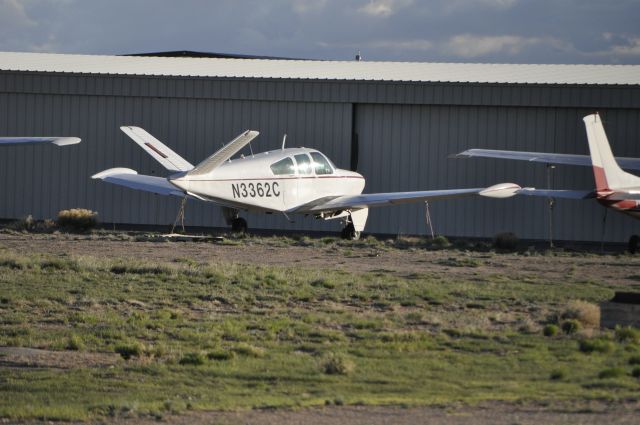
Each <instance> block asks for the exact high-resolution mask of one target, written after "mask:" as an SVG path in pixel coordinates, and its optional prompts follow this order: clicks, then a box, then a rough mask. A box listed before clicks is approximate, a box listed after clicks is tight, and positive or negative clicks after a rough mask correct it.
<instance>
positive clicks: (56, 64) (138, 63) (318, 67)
mask: <svg viewBox="0 0 640 425" xmlns="http://www.w3.org/2000/svg"><path fill="white" fill-rule="evenodd" d="M0 70H2V71H28V72H53V73H73V74H101V75H147V76H175V77H213V78H215V77H217V78H256V79H265V78H275V79H296V80H297V79H303V80H352V81H353V80H355V81H406V82H411V81H415V82H450V83H455V82H463V83H504V84H579V85H640V65H520V64H480V63H431V62H370V61H362V62H357V61H314V60H274V59H228V58H184V57H180V58H174V57H146V56H145V57H140V56H104V55H71V54H53V53H16V52H0Z"/></svg>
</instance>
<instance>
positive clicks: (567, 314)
mask: <svg viewBox="0 0 640 425" xmlns="http://www.w3.org/2000/svg"><path fill="white" fill-rule="evenodd" d="M562 317H563V318H565V319H576V320H577V321H579V322H580V324H581V325H582V326H583V327H584V328H587V329H597V328H599V327H600V307H599V306H598V305H596V304H592V303H589V302H586V301H581V300H571V301H569V302H568V303H567V308H566V309H565V311H564V312H563V313H562Z"/></svg>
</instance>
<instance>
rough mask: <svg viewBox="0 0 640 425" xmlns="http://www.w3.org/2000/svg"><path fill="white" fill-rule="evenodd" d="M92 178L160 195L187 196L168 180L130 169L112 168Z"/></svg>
mask: <svg viewBox="0 0 640 425" xmlns="http://www.w3.org/2000/svg"><path fill="white" fill-rule="evenodd" d="M91 178H92V179H100V180H103V181H105V182H108V183H113V184H117V185H118V186H124V187H128V188H130V189H136V190H142V191H145V192H151V193H155V194H158V195H174V196H179V197H184V196H185V193H184V192H183V191H181V190H180V189H178V188H177V187H175V186H174V185H172V184H171V183H169V182H168V181H167V179H165V178H163V177H154V176H145V175H140V174H138V173H137V172H136V171H135V170H132V169H130V168H110V169H108V170H105V171H102V172H100V173H97V174H94V175H93V176H91Z"/></svg>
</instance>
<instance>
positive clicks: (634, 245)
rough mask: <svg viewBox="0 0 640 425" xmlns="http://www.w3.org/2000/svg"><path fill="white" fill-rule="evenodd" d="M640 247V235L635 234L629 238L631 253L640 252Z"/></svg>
mask: <svg viewBox="0 0 640 425" xmlns="http://www.w3.org/2000/svg"><path fill="white" fill-rule="evenodd" d="M639 247H640V236H638V235H633V236H631V237H630V238H629V248H628V250H629V253H630V254H635V253H636V252H638V248H639Z"/></svg>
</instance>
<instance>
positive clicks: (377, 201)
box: [288, 183, 520, 213]
mask: <svg viewBox="0 0 640 425" xmlns="http://www.w3.org/2000/svg"><path fill="white" fill-rule="evenodd" d="M519 189H520V186H518V185H517V184H514V183H501V184H497V185H494V186H491V187H488V188H475V189H446V190H425V191H419V192H391V193H368V194H363V195H349V196H337V197H333V198H321V199H316V200H314V201H312V202H310V203H307V204H305V205H302V206H299V207H296V208H294V209H292V210H290V211H288V212H290V213H301V212H323V211H338V210H358V209H363V208H372V207H384V206H390V205H397V204H406V203H409V202H421V201H431V200H439V199H451V198H462V197H467V196H475V195H480V196H486V197H490V198H508V197H510V196H513V195H515V193H516V191H517V190H519Z"/></svg>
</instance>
